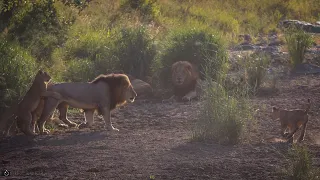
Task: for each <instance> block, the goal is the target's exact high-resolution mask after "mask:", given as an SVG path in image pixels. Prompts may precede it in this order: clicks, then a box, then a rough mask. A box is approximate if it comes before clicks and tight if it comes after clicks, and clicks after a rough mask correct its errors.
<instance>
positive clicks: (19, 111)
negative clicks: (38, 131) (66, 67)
mask: <svg viewBox="0 0 320 180" xmlns="http://www.w3.org/2000/svg"><path fill="white" fill-rule="evenodd" d="M50 79H51V77H50V76H49V75H48V74H47V73H46V72H44V71H42V70H39V71H38V72H37V74H36V77H35V79H34V81H33V83H32V85H31V87H30V89H29V90H28V91H27V93H26V95H25V96H24V97H23V99H22V100H21V101H20V102H19V103H17V104H14V105H13V106H11V108H9V109H8V110H7V111H6V112H5V113H4V114H3V115H2V116H1V119H0V132H2V133H3V131H5V133H7V132H8V130H9V129H10V127H11V126H12V124H13V123H14V121H15V119H17V125H18V127H19V128H20V130H21V131H22V132H23V133H24V134H26V135H35V133H34V132H33V131H32V130H31V122H32V119H33V118H35V117H36V114H35V113H36V109H37V107H38V105H39V102H40V100H41V97H52V98H55V99H60V98H61V96H60V94H59V93H56V92H49V91H47V84H46V82H49V81H50ZM9 120H11V121H9Z"/></svg>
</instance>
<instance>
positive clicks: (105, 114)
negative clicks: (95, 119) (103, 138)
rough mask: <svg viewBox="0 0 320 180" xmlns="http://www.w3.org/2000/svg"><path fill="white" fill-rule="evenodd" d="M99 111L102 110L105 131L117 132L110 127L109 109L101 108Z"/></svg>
mask: <svg viewBox="0 0 320 180" xmlns="http://www.w3.org/2000/svg"><path fill="white" fill-rule="evenodd" d="M101 110H102V114H103V119H104V122H105V127H104V128H105V129H107V130H108V131H113V130H115V131H119V129H117V128H115V127H113V126H112V122H111V114H110V109H109V108H108V107H103V108H101Z"/></svg>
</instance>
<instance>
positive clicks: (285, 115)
mask: <svg viewBox="0 0 320 180" xmlns="http://www.w3.org/2000/svg"><path fill="white" fill-rule="evenodd" d="M310 106H311V104H310V99H308V106H307V108H306V109H305V110H303V109H292V110H287V109H279V108H277V107H275V106H273V107H272V115H271V116H272V119H274V120H275V119H280V123H281V135H282V136H283V137H286V138H287V139H288V141H289V142H290V143H293V136H294V134H295V133H296V131H297V130H298V129H299V128H300V127H302V132H301V134H300V137H299V138H298V140H297V141H298V142H301V141H303V139H304V135H305V133H306V128H307V123H308V112H309V109H310ZM288 128H289V133H285V131H286V130H287V129H288Z"/></svg>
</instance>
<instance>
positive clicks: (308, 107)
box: [305, 99, 311, 113]
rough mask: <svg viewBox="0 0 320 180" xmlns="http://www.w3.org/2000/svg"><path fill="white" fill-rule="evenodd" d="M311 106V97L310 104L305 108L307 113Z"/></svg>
mask: <svg viewBox="0 0 320 180" xmlns="http://www.w3.org/2000/svg"><path fill="white" fill-rule="evenodd" d="M310 107H311V101H310V99H308V105H307V108H306V110H305V112H306V113H308V112H309V110H310Z"/></svg>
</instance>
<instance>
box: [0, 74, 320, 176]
mask: <svg viewBox="0 0 320 180" xmlns="http://www.w3.org/2000/svg"><path fill="white" fill-rule="evenodd" d="M279 85H280V86H279V87H280V88H279V89H280V90H279V91H278V92H277V93H275V94H273V95H271V96H267V97H266V96H262V97H256V98H254V99H253V100H252V101H253V103H254V104H255V106H256V107H257V108H259V109H260V110H259V111H258V114H257V117H256V118H257V125H256V127H257V128H256V130H254V131H253V132H251V139H252V142H251V143H249V144H239V145H236V146H223V145H217V144H204V143H200V142H192V141H191V137H192V127H193V126H194V122H195V121H196V119H197V113H198V112H199V110H200V108H201V102H191V103H174V104H168V103H159V102H149V103H142V102H139V101H137V102H135V103H134V104H131V105H128V106H127V107H125V108H124V109H121V110H119V111H117V112H115V113H114V116H115V117H113V122H114V126H115V127H117V128H119V129H120V131H119V132H112V133H110V132H106V131H104V130H103V129H102V128H101V127H103V121H102V119H101V118H100V117H96V121H95V123H96V124H95V127H94V128H92V129H83V130H80V131H79V130H76V129H73V130H67V131H63V130H58V131H57V132H55V133H54V134H52V135H47V136H38V137H36V138H35V139H34V140H30V139H27V138H26V137H25V136H23V135H18V136H15V137H8V138H6V139H4V140H2V141H0V160H1V161H0V163H1V164H0V168H1V169H8V170H9V171H10V172H11V176H10V177H8V178H7V179H41V180H42V179H75V180H76V179H149V178H150V177H151V178H153V177H154V178H155V179H237V180H240V179H257V180H258V179H259V180H260V179H276V178H277V175H278V173H279V172H280V170H281V169H283V168H285V166H286V161H284V159H285V157H284V154H285V153H286V151H287V150H288V149H289V148H290V147H289V146H288V144H286V143H281V142H275V141H274V139H276V138H277V137H279V123H278V122H275V121H272V120H271V118H270V111H271V106H272V105H278V106H279V107H282V108H284V107H289V108H303V106H304V105H305V102H306V99H307V98H308V97H310V98H311V100H312V107H311V113H310V114H311V115H310V116H311V117H310V124H309V126H308V128H307V130H308V131H307V134H306V138H305V142H304V143H305V144H307V145H308V146H309V149H310V150H311V152H312V154H313V155H314V162H316V164H315V165H317V166H320V163H319V162H320V151H319V150H320V145H319V144H320V120H319V112H318V109H319V104H320V103H319V102H320V77H318V76H302V77H296V78H290V79H285V80H282V81H281V82H279ZM70 118H71V117H70ZM71 119H72V120H74V121H75V122H81V121H82V120H83V116H82V115H80V114H79V115H77V116H74V117H72V118H71ZM1 178H2V177H0V179H1ZM3 178H4V177H3ZM4 179H5V178H4Z"/></svg>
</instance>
